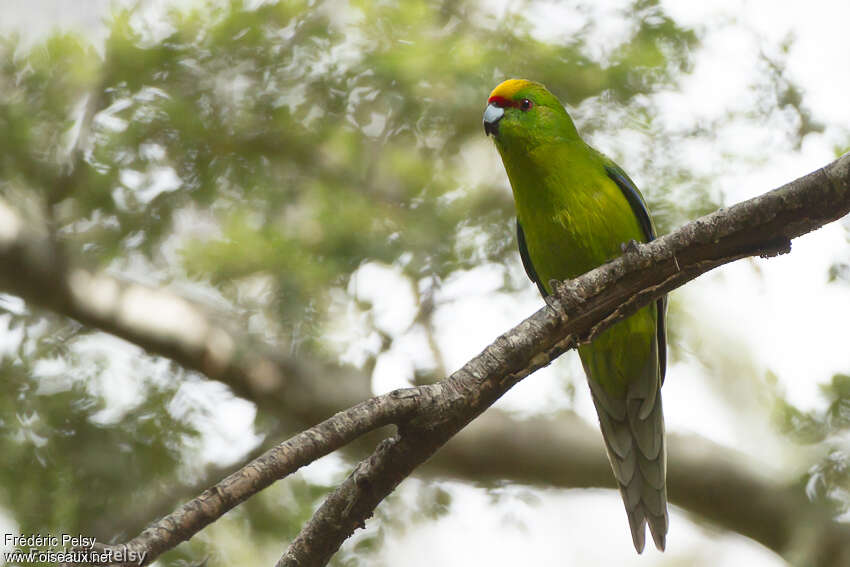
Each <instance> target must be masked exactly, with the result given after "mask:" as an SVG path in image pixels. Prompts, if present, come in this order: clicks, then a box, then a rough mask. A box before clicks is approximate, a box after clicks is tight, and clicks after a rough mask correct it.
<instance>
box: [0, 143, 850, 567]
mask: <svg viewBox="0 0 850 567" xmlns="http://www.w3.org/2000/svg"><path fill="white" fill-rule="evenodd" d="M848 210H850V157H848V156H844V157H842V158H840V159H839V160H837V161H836V162H833V163H832V164H830V165H828V166H827V167H825V168H823V169H820V170H818V171H816V172H814V173H812V174H810V175H808V176H805V177H803V178H801V179H798V180H796V181H794V182H792V183H790V184H788V185H786V186H784V187H782V188H780V189H777V190H775V191H772V192H770V193H768V194H765V195H762V196H761V197H757V198H756V199H752V200H750V201H746V202H744V203H741V204H739V205H736V206H734V207H732V208H730V209H728V210H720V211H717V212H715V213H712V214H711V215H707V216H706V217H703V218H701V219H699V220H697V221H694V222H692V223H689V224H687V225H685V226H684V227H682V228H680V229H679V230H677V231H674V232H673V233H671V234H669V235H667V236H664V237H662V238H660V239H658V240H656V241H654V242H652V243H649V244H647V245H642V246H639V247H638V249H637V250H636V251H635V252H630V253H628V254H627V255H625V256H624V257H622V258H618V259H616V260H614V261H612V262H610V263H608V264H606V265H604V266H602V267H600V268H597V269H596V270H593V271H591V272H589V273H587V274H585V275H583V276H581V277H579V278H577V279H575V280H573V281H570V282H566V283H565V284H564V285H559V286H558V293H557V297H558V299H559V301H560V304H561V306H562V311H561V312H555V311H554V310H551V309H548V308H544V309H542V310H540V311H538V312H537V313H535V314H534V315H532V316H531V317H529V318H528V319H526V320H525V321H524V322H523V323H521V324H520V325H518V326H517V327H516V328H514V329H512V330H511V331H509V332H507V333H506V334H504V335H502V336H501V337H499V339H497V340H496V342H494V343H493V344H492V345H490V346H489V347H487V348H486V349H485V350H484V351H483V352H482V353H481V354H480V355H478V356H477V357H476V358H474V359H473V360H471V361H470V362H468V363H467V364H466V365H465V366H464V367H463V368H462V369H461V370H459V371H458V372H456V373H454V374H452V375H451V376H450V377H448V378H447V379H445V380H444V381H442V382H440V383H439V384H436V385H430V386H420V387H418V388H414V389H410V390H403V391H401V392H403V394H402V393H396V394H393V395H395V396H397V397H399V399H401V400H403V399H405V398H406V397H407V396H413V397H418V395H422V394H418V395H417V394H411V392H425V390H423V389H427V388H433V387H437V388H439V394H434V396H433V397H431V394H425V395H424V397H423V398H422V399H427V400H428V403H425V404H418V405H417V406H416V408H415V409H411V410H410V411H411V412H412V413H407V412H406V411H399V413H398V414H393V415H394V416H395V417H396V418H397V420H396V421H394V422H395V423H396V424H397V425H398V426H399V433H398V435H397V436H395V437H393V438H391V439H388V440H386V441H385V442H383V443H382V444H381V445H380V446H379V447H378V448H377V449H376V451H375V452H374V453H373V454H372V455H371V456H370V457H369V458H368V459H366V460H364V461H363V462H361V463H360V465H358V467H357V468H356V469H355V471H354V472H353V473H352V475H350V476H349V478H348V479H346V481H344V482H343V483H342V484H341V485H340V486H339V487H338V488H337V489H336V490H335V491H334V492H333V493H331V495H330V496H329V497H328V499H327V500H326V501H325V503H324V504H323V505H322V507H321V508H320V509H319V510H318V511H317V512H316V514H315V515H314V517H313V518H312V519H311V520H310V522H309V523H308V524H307V525H305V527H304V529H303V530H302V532H301V533H300V534H299V536H298V537H297V538H296V539H295V541H293V542H292V545H291V546H290V548H289V549H288V550H287V553H286V554H285V555H284V556H283V557H282V558H281V561H280V562H279V565H324V564H326V563H327V561H328V559H329V558H330V557H331V556H332V555H333V553H335V552H336V550H337V549H338V548H339V545H341V543H342V542H343V541H344V540H345V539H346V538H347V537H349V536H350V535H351V533H353V531H354V529H356V528H357V527H359V526H362V525H363V522H364V521H365V519H366V518H368V517H369V516H370V515H371V514H372V511H373V510H374V508H375V506H377V504H378V503H379V502H380V501H381V500H382V499H383V498H384V497H385V496H386V495H387V494H389V492H391V491H392V490H393V489H394V487H395V486H396V485H397V484H398V483H399V482H400V481H401V480H402V479H403V478H405V477H406V476H407V475H408V474H410V472H412V471H413V470H414V469H415V468H416V467H417V466H418V465H419V464H421V463H422V462H424V461H425V460H426V459H428V458H429V457H430V456H431V455H432V454H433V453H434V452H435V451H436V450H437V449H438V448H439V447H440V446H441V445H442V444H443V443H445V442H446V441H447V440H448V439H449V438H451V437H452V436H453V435H454V434H455V433H457V431H459V430H460V429H461V428H463V427H464V426H465V425H466V424H467V423H468V422H469V421H470V420H472V419H473V418H474V417H476V416H477V415H478V414H480V413H481V412H482V411H484V409H486V408H487V407H489V406H490V405H491V404H492V403H493V402H494V401H495V400H496V399H498V397H499V396H501V395H502V394H504V393H505V392H506V391H507V390H508V389H509V388H510V387H511V386H513V384H515V383H516V382H518V381H519V380H520V379H522V378H523V377H525V376H526V375H528V374H529V373H530V372H533V371H534V370H536V369H537V368H540V367H542V366H545V365H547V364H549V362H551V360H553V359H554V358H555V357H557V356H558V355H560V354H561V353H562V352H564V351H565V350H567V349H568V348H571V347H573V346H575V345H576V344H577V342H578V341H582V340H589V339H590V338H592V337H593V336H595V334H596V333H598V332H600V331H601V330H603V329H604V328H606V327H607V326H610V325H611V324H612V323H614V322H616V321H617V320H619V319H621V318H622V317H625V316H627V315H629V314H630V313H632V312H634V311H635V310H637V309H638V308H640V307H641V306H642V305H645V304H647V303H649V302H651V301H653V300H654V299H655V298H657V297H659V296H660V295H662V294H663V293H666V292H667V291H669V290H671V289H674V288H675V287H678V286H680V285H682V284H684V283H685V282H687V281H689V280H690V279H693V278H694V277H697V276H698V275H700V274H701V273H704V272H706V271H708V270H710V269H712V268H714V267H716V266H719V265H722V264H724V263H727V262H730V261H733V260H735V259H738V258H742V257H745V256H749V255H754V254H760V255H773V254H776V253H779V252H782V251H787V249H788V247H789V244H790V239H791V238H794V237H796V236H798V235H800V234H803V233H805V232H809V231H811V230H814V229H815V228H818V227H819V226H822V225H823V224H825V223H827V222H830V221H831V220H835V219H837V218H840V217H841V216H843V215H844V214H846V213H847V212H848ZM3 244H4V241H3V239H2V238H0V259H2V258H3V253H4V249H3ZM429 391H430V390H429ZM388 396H389V395H388ZM382 398H384V397H380V398H375V400H379V399H382ZM364 403H368V402H364ZM394 403H399V402H394ZM333 419H334V418H331V420H333ZM331 420H328V421H331ZM326 423H327V422H326ZM363 423H365V422H363ZM363 423H361V424H360V425H359V426H357V427H356V428H355V429H354V430H352V431H351V432H350V433H349V434H346V435H347V436H346V437H345V439H348V440H350V439H353V438H354V437H356V436H357V435H359V434H360V433H362V432H365V431H366V430H368V427H366V426H364V425H363ZM381 423H382V424H383V423H384V422H381ZM317 427H321V425H320V426H317ZM364 427H365V428H364ZM307 433H309V432H305V433H304V434H300V435H306V434H307ZM300 435H299V436H296V438H293V440H291V441H292V442H293V443H296V441H295V439H301V437H300ZM348 435H350V436H351V437H350V438H349V437H348ZM307 438H309V437H307ZM508 438H510V436H508ZM503 440H504V438H503ZM300 442H301V441H297V443H300ZM345 442H348V441H342V440H340V443H343V444H344V443H345ZM339 446H341V445H335V444H329V443H326V444H325V447H324V448H323V449H322V451H332V450H334V449H335V448H337V447H339ZM672 451H673V446H672V445H671V453H672ZM317 454H318V453H317ZM323 454H324V453H323ZM598 454H599V455H600V457H601V456H602V453H601V450H599V452H598ZM703 460H704V459H703ZM298 462H301V461H298ZM601 462H602V463H604V457H602V459H601ZM675 462H676V457H675V456H671V469H670V483H671V497H672V498H673V499H674V501H677V500H676V499H677V497H676V496H673V495H674V494H675V486H677V485H676V482H682V479H681V478H680V475H685V476H686V477H687V476H688V475H689V474H691V472H690V471H688V467H685V469H684V470H682V471H681V472H677V470H679V469H677V468H676V466H675V465H674V463H675ZM293 463H294V461H293V462H290V463H289V464H288V465H287V467H290V468H291V467H292V466H295V465H294V464H293ZM301 464H304V463H301ZM297 466H301V465H300V464H299V465H297ZM297 466H295V468H297ZM290 468H286V467H282V468H280V469H279V472H281V471H282V472H283V473H285V474H288V472H291V470H295V469H294V468H291V470H290ZM287 471H288V472H287ZM727 472H728V471H727ZM237 474H239V473H237ZM694 474H696V475H697V476H699V474H698V473H694ZM707 476H708V477H709V478H708V480H706V479H704V478H698V479H691V480H694V481H695V482H694V483H691V484H692V485H693V486H692V487H691V488H689V489H688V490H693V492H692V494H697V495H701V496H695V497H693V498H692V499H691V500H692V501H694V502H695V501H697V500H700V501H701V502H700V503H699V504H698V505H697V504H694V507H698V506H703V508H704V509H707V510H711V509H712V506H711V503H709V504H708V505H706V503H705V502H704V500H705V499H706V496H705V495H706V494H717V492H715V490H716V489H717V488H718V486H719V485H718V484H717V483H715V484H712V481H711V478H712V475H707ZM598 478H599V477H598V476H597V482H598ZM603 478H604V475H603ZM742 478H743V477H742ZM677 479H678V480H677ZM721 480H722V479H721ZM724 482H727V483H728V478H727V479H725V480H724ZM748 482H749V481H748ZM699 483H702V485H700V484H699ZM745 485H747V482H742V483H739V485H738V486H739V487H740V486H745ZM684 486H688V484H687V483H685V484H684ZM754 486H756V487H760V488H762V489H763V490H761V491H760V492H759V494H762V495H764V497H761V496H759V497H758V499H759V500H760V501H761V502H762V503H763V506H761V507H759V508H758V509H761V510H773V512H772V513H776V512H775V511H776V510H777V509H778V508H777V507H776V506H777V505H776V503H775V502H774V501H773V500H772V499H771V498H770V497H769V495H770V494H772V492H773V491H772V490H771V487H770V486H767V485H765V484H764V483H762V484H756V485H754ZM765 486H767V488H764V487H765ZM731 488H734V483H733V485H731V486H730V489H731ZM213 490H216V489H213ZM765 490H766V491H767V492H765ZM732 492H736V491H732ZM737 492H740V493H741V494H748V495H751V494H752V490H740V491H737ZM223 498H225V499H226V498H229V496H225V497H223ZM712 498H713V496H712ZM683 500H684V501H685V504H686V505H687V498H685V499H683ZM798 500H799V502H800V503H803V502H805V500H804V499H802V498H800V499H798ZM725 502H726V504H725V505H726V506H727V508H728V507H729V502H730V500H725ZM731 502H735V503H736V505H737V503H738V501H735V500H731ZM190 504H191V503H190ZM234 505H235V503H234ZM771 505H773V507H772V508H771ZM186 506H189V504H187V505H186ZM715 508H716V510H715V515H714V516H712V514H711V513H709V514H707V515H708V517H713V518H717V519H721V518H723V519H725V520H724V521H730V522H731V525H737V524H736V522H735V520H734V518H732V519H731V520H730V518H729V514H725V515H724V513H722V510H721V508H722V506H716V507H715ZM782 509H785V508H782ZM787 516H788V515H786V517H787ZM760 520H761V521H762V524H764V523H765V522H764V518H763V517H762V518H761V519H760ZM210 521H211V520H210ZM789 521H790V520H789ZM207 523H208V522H207ZM738 523H739V524H741V526H742V527H741V529H742V533H747V534H748V535H751V537H754V538H755V539H758V540H759V541H762V543H764V544H765V545H768V546H769V547H771V548H772V549H776V550H777V551H778V552H780V553H782V554H784V555H786V556H788V555H789V554H791V553H792V552H793V550H792V548H791V547H790V545H791V543H796V539H797V536H798V535H799V534H798V533H789V532H788V530H785V532H786V533H784V534H782V533H780V534H779V535H777V534H776V530H779V525H778V524H774V525H773V528H771V529H768V528H764V529H760V528H754V527H753V524H752V523H750V522H749V519H748V520H747V521H746V522H744V521H741V522H738ZM204 525H206V524H204ZM748 526H749V527H748ZM198 529H200V528H198ZM836 529H839V528H836ZM747 530H749V531H747ZM768 532H769V533H768ZM797 532H799V530H797ZM832 532H835V530H832ZM188 535H190V534H187V535H186V537H188ZM841 535H842V537H841V538H839V537H834V538H831V539H830V541H831V542H832V545H830V546H829V548H830V550H836V549H837V550H840V551H842V553H844V554H845V555H843V556H842V557H846V556H847V555H846V554H847V553H850V552H848V551H846V550H847V548H848V545H850V544H846V543H844V542H847V541H850V538H846V537H843V536H844V535H845V534H843V532H842V533H841ZM148 549H149V550H150V548H148ZM835 556H838V555H835V554H833V556H832V557H835ZM151 559H153V557H151V556H149V557H148V558H147V560H148V561H149V560H151ZM815 564H816V565H831V564H833V563H828V562H825V561H824V562H819V563H815Z"/></svg>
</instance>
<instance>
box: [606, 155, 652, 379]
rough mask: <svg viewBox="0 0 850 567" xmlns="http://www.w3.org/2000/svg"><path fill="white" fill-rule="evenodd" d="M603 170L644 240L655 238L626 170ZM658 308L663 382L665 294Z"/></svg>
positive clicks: (609, 167)
mask: <svg viewBox="0 0 850 567" xmlns="http://www.w3.org/2000/svg"><path fill="white" fill-rule="evenodd" d="M605 172H606V173H607V174H608V177H610V178H611V179H612V180H613V181H614V183H616V184H617V186H618V187H619V188H620V191H622V192H623V195H625V197H626V200H627V201H628V202H629V205H630V206H631V207H632V211H633V212H634V214H635V216H636V217H637V218H638V222H639V223H640V226H641V228H642V229H643V234H644V236H645V237H646V242H649V241H650V240H654V239H655V227H654V226H652V219H651V218H650V217H649V209H647V208H646V203H645V202H644V200H643V197H642V196H641V194H640V192H639V191H638V190H637V187H635V184H634V182H633V181H632V180H631V179H629V176H628V175H626V172H625V171H623V170H622V169H620V168H619V167H618V166H617V165H614V164H612V165H606V166H605ZM655 305H656V309H658V362H659V365H660V370H661V381H662V383H663V382H664V375H665V374H666V372H667V325H666V321H665V317H666V314H667V296H666V295H665V296H664V297H662V298H661V299H659V300H658V301H657V302H656V304H655Z"/></svg>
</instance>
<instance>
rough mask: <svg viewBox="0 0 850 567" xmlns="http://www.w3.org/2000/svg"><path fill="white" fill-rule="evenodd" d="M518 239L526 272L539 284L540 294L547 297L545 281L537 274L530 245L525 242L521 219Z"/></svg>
mask: <svg viewBox="0 0 850 567" xmlns="http://www.w3.org/2000/svg"><path fill="white" fill-rule="evenodd" d="M516 241H517V245H518V246H519V257H520V258H522V266H523V268H525V273H526V274H528V279H530V280H531V281H533V282H534V283H535V284H537V289H539V290H540V295H542V296H543V297H546V296H547V295H549V294H548V293H547V292H546V288H544V287H543V283H542V282H541V281H540V278H539V277H538V276H537V271H536V270H535V269H534V264H532V263H531V256H529V255H528V246H527V245H526V243H525V233H524V232H523V231H522V225H521V224H519V219H517V220H516Z"/></svg>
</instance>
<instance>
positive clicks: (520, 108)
mask: <svg viewBox="0 0 850 567" xmlns="http://www.w3.org/2000/svg"><path fill="white" fill-rule="evenodd" d="M484 132H485V133H487V134H488V135H490V134H492V135H493V139H494V140H495V141H496V146H497V147H498V148H499V149H500V150H504V149H510V148H513V147H519V146H522V147H531V146H535V145H537V144H539V143H543V142H546V141H548V140H553V141H554V140H556V139H574V138H577V137H578V134H577V133H576V128H575V126H574V125H573V121H572V119H571V118H570V116H569V114H567V111H566V110H564V106H563V105H562V104H561V103H560V101H559V100H558V99H557V98H555V95H553V94H552V93H550V92H549V91H548V90H546V87H544V86H543V85H541V84H540V83H535V82H533V81H526V80H525V79H509V80H507V81H505V82H503V83H502V84H500V85H499V86H498V87H496V88H495V89H493V92H491V93H490V98H488V99H487V108H486V109H485V110H484Z"/></svg>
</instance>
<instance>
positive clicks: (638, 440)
mask: <svg viewBox="0 0 850 567" xmlns="http://www.w3.org/2000/svg"><path fill="white" fill-rule="evenodd" d="M653 342H654V341H653ZM652 347H653V348H655V347H656V345H655V344H653V345H652ZM582 358H583V360H582V361H583V362H584V357H582ZM585 370H586V371H587V370H588V367H587V365H586V366H585ZM587 374H588V383H589V384H590V389H591V393H592V395H593V396H592V397H593V402H594V405H595V406H596V413H597V415H598V416H599V424H600V427H601V429H602V436H603V438H604V439H605V447H606V448H607V450H608V460H609V461H610V462H611V468H612V469H613V471H614V476H615V477H616V479H617V483H618V484H619V487H620V494H621V495H622V497H623V503H624V504H625V507H626V514H627V515H628V518H629V527H630V529H631V533H632V541H633V542H634V546H635V549H636V550H637V551H638V553H640V552H642V551H643V548H644V545H645V539H646V526H647V525H649V531H650V532H651V534H652V539H653V541H654V542H655V546H656V547H657V548H658V549H660V550H664V547H665V544H666V541H665V538H666V535H667V525H668V515H667V486H666V477H667V472H666V471H667V452H666V448H665V440H664V412H663V410H662V403H661V393H660V388H661V378H660V376H659V371H658V362H657V358H654V357H653V359H652V360H650V361H649V362H648V363H647V365H646V366H645V367H644V371H643V372H641V373H640V375H639V376H635V377H633V379H632V380H631V381H630V382H629V385H628V389H627V392H626V396H625V399H622V398H620V399H618V398H615V397H613V396H609V395H608V393H607V392H606V391H605V389H604V388H603V387H602V386H601V385H600V384H599V383H598V382H597V381H596V380H592V379H590V372H587Z"/></svg>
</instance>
